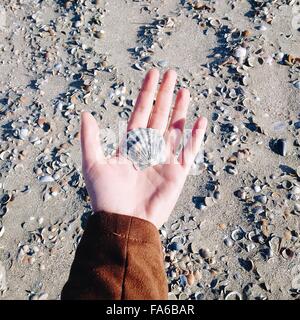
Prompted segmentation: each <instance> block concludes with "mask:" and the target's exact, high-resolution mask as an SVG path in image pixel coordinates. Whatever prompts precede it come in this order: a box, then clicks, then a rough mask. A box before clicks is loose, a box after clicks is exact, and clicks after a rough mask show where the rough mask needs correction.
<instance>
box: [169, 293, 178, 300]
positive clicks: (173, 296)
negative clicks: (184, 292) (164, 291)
mask: <svg viewBox="0 0 300 320" xmlns="http://www.w3.org/2000/svg"><path fill="white" fill-rule="evenodd" d="M168 300H177V297H176V295H175V294H174V293H173V292H169V293H168Z"/></svg>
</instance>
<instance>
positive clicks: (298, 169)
mask: <svg viewBox="0 0 300 320" xmlns="http://www.w3.org/2000/svg"><path fill="white" fill-rule="evenodd" d="M296 173H297V176H298V177H299V178H300V166H299V167H298V168H297V169H296Z"/></svg>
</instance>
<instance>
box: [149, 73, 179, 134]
mask: <svg viewBox="0 0 300 320" xmlns="http://www.w3.org/2000/svg"><path fill="white" fill-rule="evenodd" d="M176 78H177V74H176V72H175V71H174V70H168V71H167V72H166V73H165V74H164V77H163V80H162V83H161V85H160V88H159V91H158V94H157V97H156V102H155V105H154V107H153V110H152V114H151V116H150V120H149V123H148V127H149V128H154V129H158V130H161V131H165V129H166V127H167V125H168V120H169V113H170V108H171V105H172V99H173V93H174V88H175V84H176Z"/></svg>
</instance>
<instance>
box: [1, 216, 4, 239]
mask: <svg viewBox="0 0 300 320" xmlns="http://www.w3.org/2000/svg"><path fill="white" fill-rule="evenodd" d="M4 231H5V228H4V225H3V222H2V221H1V220H0V238H1V237H2V236H3V234H4Z"/></svg>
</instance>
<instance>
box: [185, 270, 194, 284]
mask: <svg viewBox="0 0 300 320" xmlns="http://www.w3.org/2000/svg"><path fill="white" fill-rule="evenodd" d="M186 278H187V282H188V284H189V285H190V286H192V285H193V284H194V283H195V276H194V274H193V273H189V274H188V275H187V276H186Z"/></svg>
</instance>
